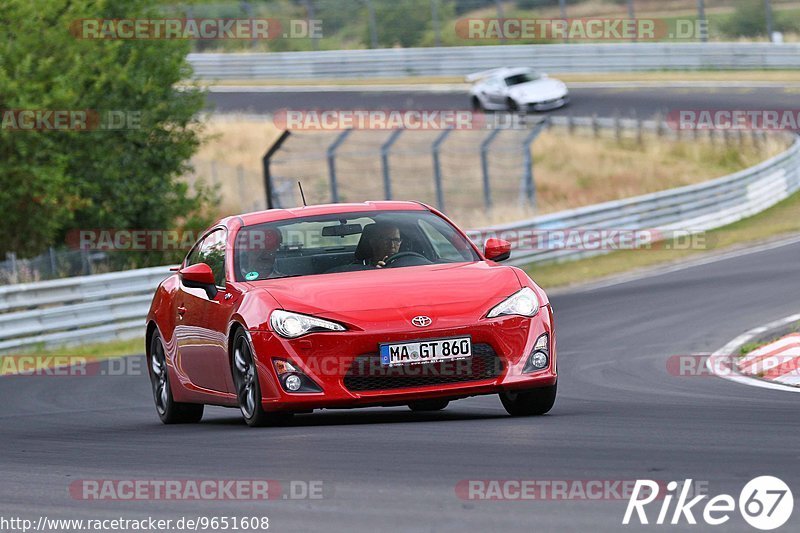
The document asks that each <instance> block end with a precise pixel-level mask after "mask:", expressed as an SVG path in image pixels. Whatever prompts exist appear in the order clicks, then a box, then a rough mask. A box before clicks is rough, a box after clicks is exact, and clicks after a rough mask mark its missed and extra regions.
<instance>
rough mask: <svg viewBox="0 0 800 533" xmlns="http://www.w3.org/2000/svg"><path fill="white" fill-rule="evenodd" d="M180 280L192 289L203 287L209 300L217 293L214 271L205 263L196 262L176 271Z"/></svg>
mask: <svg viewBox="0 0 800 533" xmlns="http://www.w3.org/2000/svg"><path fill="white" fill-rule="evenodd" d="M178 274H179V275H180V277H181V282H182V283H183V284H184V285H186V286H187V287H190V288H192V289H203V290H205V291H206V294H207V295H208V298H209V300H210V299H211V298H213V297H214V296H216V295H217V284H216V282H215V281H214V272H212V271H211V267H210V266H208V265H207V264H205V263H197V264H194V265H191V266H188V267H186V268H182V269H180V270H179V271H178Z"/></svg>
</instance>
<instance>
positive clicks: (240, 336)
mask: <svg viewBox="0 0 800 533" xmlns="http://www.w3.org/2000/svg"><path fill="white" fill-rule="evenodd" d="M231 373H232V374H233V383H234V385H235V386H236V397H237V399H238V401H239V410H240V411H241V412H242V417H243V418H244V421H245V422H246V423H247V425H248V426H250V427H264V426H278V425H282V424H285V423H287V422H289V421H290V420H291V419H292V413H276V412H268V411H265V410H264V407H263V406H262V405H261V385H260V383H259V381H258V369H257V367H256V365H255V362H254V359H253V347H252V346H251V345H250V339H249V338H248V337H247V334H246V333H245V332H244V330H242V329H239V330H238V331H237V332H236V334H235V335H234V336H233V357H232V358H231Z"/></svg>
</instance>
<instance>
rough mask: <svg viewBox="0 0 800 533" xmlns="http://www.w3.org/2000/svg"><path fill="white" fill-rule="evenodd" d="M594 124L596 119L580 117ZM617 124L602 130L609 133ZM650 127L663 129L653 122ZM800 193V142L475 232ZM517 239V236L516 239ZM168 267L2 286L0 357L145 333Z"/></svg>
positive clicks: (640, 219)
mask: <svg viewBox="0 0 800 533" xmlns="http://www.w3.org/2000/svg"><path fill="white" fill-rule="evenodd" d="M575 120H576V121H577V122H587V123H591V119H575ZM610 124H613V121H612V122H610V123H608V124H606V123H605V122H601V127H610ZM651 127H658V125H657V124H656V123H653V124H652V125H651ZM798 190H800V137H796V138H795V141H794V143H793V144H792V145H791V147H790V148H789V149H788V150H786V151H785V152H783V153H781V154H779V155H777V156H775V157H773V158H771V159H769V160H767V161H764V162H763V163H760V164H758V165H756V166H754V167H751V168H748V169H745V170H742V171H740V172H737V173H735V174H731V175H729V176H724V177H721V178H718V179H715V180H711V181H708V182H704V183H699V184H695V185H689V186H686V187H680V188H677V189H671V190H667V191H662V192H657V193H653V194H647V195H643V196H637V197H633V198H626V199H623V200H617V201H612V202H606V203H602V204H598V205H592V206H588V207H582V208H578V209H572V210H569V211H561V212H558V213H552V214H549V215H543V216H538V217H535V218H531V219H528V220H524V221H520V222H515V223H511V224H504V225H499V226H494V227H491V228H484V229H481V230H475V231H474V232H470V233H471V234H473V235H474V234H476V233H480V234H484V235H485V234H487V233H491V234H496V235H498V236H500V237H503V234H504V232H505V233H511V234H512V235H519V234H520V233H523V232H525V231H532V230H537V231H540V230H554V229H561V230H564V229H578V230H587V229H603V228H606V229H614V228H621V229H626V230H637V229H646V230H657V231H656V234H657V233H658V231H662V232H668V231H670V230H677V229H681V230H683V229H688V230H696V231H702V230H709V229H713V228H717V227H721V226H723V225H726V224H730V223H732V222H735V221H737V220H740V219H742V218H745V217H748V216H751V215H753V214H755V213H758V212H760V211H763V210H764V209H766V208H768V207H770V206H772V205H774V204H776V203H777V202H779V201H781V200H783V199H785V198H786V197H788V196H789V195H790V194H792V193H794V192H796V191H798ZM512 240H513V238H512ZM512 245H517V246H516V247H517V251H516V252H515V253H514V254H513V255H512V261H511V263H512V264H515V265H522V264H527V263H534V262H543V261H556V260H563V261H568V260H574V259H579V258H582V257H586V256H589V255H596V254H599V253H604V251H601V250H566V249H546V248H543V249H533V250H521V249H520V248H519V246H518V243H513V242H512ZM168 274H169V272H168V267H154V268H147V269H139V270H130V271H125V272H114V273H110V274H100V275H95V276H83V277H76V278H67V279H60V280H53V281H45V282H39V283H30V284H18V285H8V286H4V287H0V353H2V352H9V351H14V350H20V349H23V348H30V347H36V346H45V347H47V346H53V345H63V344H69V343H81V342H100V341H106V340H113V339H122V338H133V337H137V336H141V335H143V332H144V322H143V321H144V317H145V315H146V314H147V309H148V307H149V302H150V299H151V298H152V295H153V291H154V290H155V288H156V286H157V285H158V283H160V282H161V281H162V280H163V279H164V278H165V277H167V275H168Z"/></svg>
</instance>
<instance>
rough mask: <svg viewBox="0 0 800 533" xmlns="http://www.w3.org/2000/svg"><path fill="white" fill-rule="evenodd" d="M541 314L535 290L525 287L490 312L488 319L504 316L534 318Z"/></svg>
mask: <svg viewBox="0 0 800 533" xmlns="http://www.w3.org/2000/svg"><path fill="white" fill-rule="evenodd" d="M538 312H539V298H538V297H537V296H536V293H535V292H533V289H531V288H530V287H525V288H524V289H521V290H519V291H517V292H515V293H514V294H512V295H511V296H509V297H508V298H506V299H505V300H503V301H502V302H500V303H499V304H497V305H496V306H494V308H492V310H491V311H489V314H488V315H486V318H494V317H497V316H502V315H521V316H533V315H535V314H536V313H538Z"/></svg>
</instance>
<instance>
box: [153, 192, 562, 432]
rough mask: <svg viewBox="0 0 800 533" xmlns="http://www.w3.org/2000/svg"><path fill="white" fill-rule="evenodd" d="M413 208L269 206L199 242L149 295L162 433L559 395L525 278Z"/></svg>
mask: <svg viewBox="0 0 800 533" xmlns="http://www.w3.org/2000/svg"><path fill="white" fill-rule="evenodd" d="M510 251H511V245H510V244H509V243H508V242H506V241H503V240H500V239H488V240H487V241H486V243H485V247H484V250H483V251H482V252H481V251H480V250H479V249H478V248H476V246H475V245H474V244H473V243H472V242H471V241H470V240H469V238H467V236H466V235H465V234H464V232H462V231H461V230H459V229H458V228H457V227H456V226H455V225H454V224H453V223H452V222H450V221H449V220H448V219H447V217H445V216H444V215H443V214H442V213H440V212H438V211H437V210H435V209H433V208H431V207H428V206H426V205H424V204H420V203H414V202H367V203H361V204H334V205H320V206H309V207H300V208H295V209H285V210H284V209H272V210H269V211H263V212H258V213H250V214H245V215H239V216H232V217H228V218H225V219H222V220H220V221H219V222H218V223H217V224H215V225H214V226H213V227H211V228H210V229H209V230H207V231H206V232H205V233H204V235H203V237H202V238H201V239H200V240H199V241H198V242H197V244H195V245H194V247H193V248H192V250H191V251H190V252H189V253H188V254H187V256H186V258H185V260H184V261H183V264H182V265H181V266H180V268H178V269H177V272H176V273H175V274H174V275H172V276H170V277H169V278H167V279H166V280H164V281H163V282H162V283H161V285H160V286H159V287H158V289H157V291H156V294H155V297H154V298H153V303H152V305H151V307H150V311H149V313H148V316H147V337H146V338H147V358H148V367H149V369H150V378H151V381H152V386H153V395H154V399H155V404H156V410H157V412H158V415H159V417H160V418H161V420H162V421H163V422H164V423H167V424H169V423H180V422H197V421H199V420H200V419H201V418H202V416H203V408H204V405H207V404H208V405H221V406H227V407H238V408H239V409H241V412H242V414H243V415H244V419H245V421H246V422H247V423H248V424H249V425H251V426H261V425H268V424H274V423H279V422H282V421H286V420H287V419H288V418H289V417H291V416H292V414H294V413H304V412H310V411H312V410H314V409H320V408H350V407H368V406H396V405H408V406H409V407H410V408H411V409H412V410H415V411H431V410H439V409H443V408H445V407H446V406H447V404H448V403H449V402H450V401H451V400H455V399H459V398H466V397H468V396H475V395H480V394H494V393H498V394H499V395H500V399H501V400H502V403H503V405H504V406H505V409H506V410H507V411H508V412H509V413H510V414H512V415H540V414H544V413H546V412H548V411H549V410H550V408H551V407H552V406H553V403H554V402H555V398H556V382H557V373H556V350H555V331H554V329H553V311H552V309H551V307H550V303H549V301H548V299H547V296H546V294H545V293H544V291H543V290H542V289H541V288H539V287H538V286H537V285H536V284H535V283H534V282H533V281H531V279H530V278H529V277H528V275H527V274H525V272H524V271H522V270H520V269H518V268H515V267H511V266H505V265H501V264H499V262H500V261H503V260H505V259H507V258H508V257H509V255H510Z"/></svg>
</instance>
